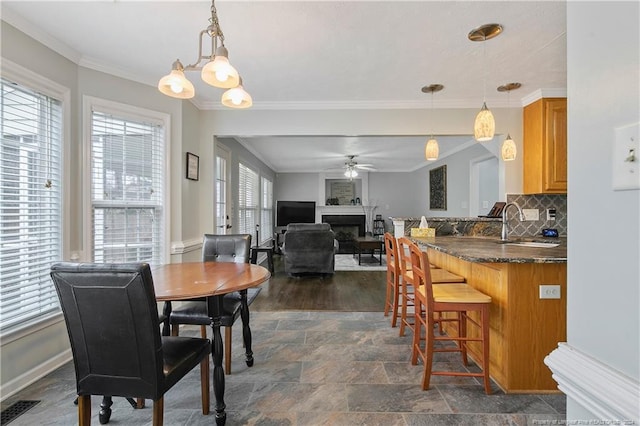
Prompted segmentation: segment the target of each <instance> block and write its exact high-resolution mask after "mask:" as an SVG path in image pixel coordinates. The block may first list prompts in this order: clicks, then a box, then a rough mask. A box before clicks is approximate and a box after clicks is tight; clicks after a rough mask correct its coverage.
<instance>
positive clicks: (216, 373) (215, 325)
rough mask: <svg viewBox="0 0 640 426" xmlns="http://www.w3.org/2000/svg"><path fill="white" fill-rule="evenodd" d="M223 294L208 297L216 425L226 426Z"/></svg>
mask: <svg viewBox="0 0 640 426" xmlns="http://www.w3.org/2000/svg"><path fill="white" fill-rule="evenodd" d="M222 298H223V295H219V296H211V297H208V298H207V302H208V303H207V305H208V310H209V318H211V328H212V330H213V348H212V351H211V357H212V358H213V393H214V395H215V397H216V407H215V410H216V425H218V426H224V424H225V423H226V421H227V413H225V411H224V410H225V408H226V407H227V406H226V404H225V403H224V369H223V368H222V354H223V353H224V348H223V347H222V335H221V334H220V315H221V313H222Z"/></svg>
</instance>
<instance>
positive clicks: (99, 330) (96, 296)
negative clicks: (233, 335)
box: [51, 263, 211, 425]
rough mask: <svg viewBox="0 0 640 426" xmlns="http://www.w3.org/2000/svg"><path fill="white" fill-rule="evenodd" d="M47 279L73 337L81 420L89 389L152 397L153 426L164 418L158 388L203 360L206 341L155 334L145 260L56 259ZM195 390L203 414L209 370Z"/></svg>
mask: <svg viewBox="0 0 640 426" xmlns="http://www.w3.org/2000/svg"><path fill="white" fill-rule="evenodd" d="M51 278H52V280H53V283H54V286H55V288H56V291H57V294H58V298H59V300H60V305H61V307H62V312H63V315H64V320H65V323H66V326H67V331H68V334H69V340H70V342H71V350H72V353H73V362H74V366H75V373H76V388H77V393H78V419H79V424H80V425H89V424H90V422H91V395H105V396H124V397H131V398H134V397H135V398H148V399H151V400H153V407H154V408H153V424H154V425H159V424H162V417H163V412H164V409H163V404H164V394H165V393H166V392H167V391H168V390H169V389H170V388H171V387H172V386H173V385H175V384H176V383H177V382H178V381H179V380H180V379H182V377H184V376H185V375H186V374H187V373H188V372H189V371H191V370H192V369H193V368H194V367H195V366H197V365H198V364H201V365H202V364H206V365H207V366H208V365H209V364H208V362H209V360H208V357H207V355H208V354H210V353H211V342H210V341H209V340H208V339H201V338H191V337H171V336H160V321H159V318H158V308H157V302H156V298H155V292H154V288H153V279H152V276H151V269H150V267H149V265H148V264H146V263H141V264H86V263H85V264H78V263H57V264H55V265H53V266H52V267H51ZM206 371H208V368H207V370H206ZM201 390H202V404H203V406H202V410H203V413H204V414H208V412H209V375H208V374H206V375H203V376H202V377H201Z"/></svg>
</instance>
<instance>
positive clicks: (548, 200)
mask: <svg viewBox="0 0 640 426" xmlns="http://www.w3.org/2000/svg"><path fill="white" fill-rule="evenodd" d="M514 202H515V203H517V204H518V205H519V206H520V208H522V209H538V212H539V215H540V219H539V220H531V221H524V222H520V221H519V220H518V216H517V211H516V209H514V208H510V209H509V211H508V212H507V219H508V221H509V234H510V235H517V236H538V235H540V234H541V233H542V230H543V229H544V228H555V229H557V230H558V234H559V235H560V236H561V237H566V236H567V196H566V195H565V194H558V195H557V194H535V195H524V194H507V203H514ZM547 209H556V219H555V220H547Z"/></svg>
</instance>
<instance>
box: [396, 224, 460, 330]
mask: <svg viewBox="0 0 640 426" xmlns="http://www.w3.org/2000/svg"><path fill="white" fill-rule="evenodd" d="M411 246H415V243H413V242H412V241H411V240H410V239H409V238H407V237H400V238H398V240H397V247H398V258H399V259H400V261H399V269H400V273H401V277H402V281H401V283H400V287H401V288H402V307H401V310H400V336H404V330H405V328H406V327H409V328H410V329H411V330H412V331H413V325H414V323H413V316H412V315H409V308H411V307H415V302H414V292H415V290H414V284H413V271H412V267H411V257H410V254H409V248H410V247H411ZM416 247H417V246H416ZM428 265H429V270H430V271H431V277H432V282H433V283H434V284H449V283H464V282H465V278H464V277H462V276H460V275H457V274H454V273H453V272H449V271H447V270H446V269H442V268H438V267H434V266H433V265H431V264H428ZM437 322H438V325H439V327H440V331H441V333H442V323H441V322H440V316H439V318H438V320H437Z"/></svg>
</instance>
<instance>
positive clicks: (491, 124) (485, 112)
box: [467, 24, 502, 142]
mask: <svg viewBox="0 0 640 426" xmlns="http://www.w3.org/2000/svg"><path fill="white" fill-rule="evenodd" d="M501 32H502V26H501V25H500V24H486V25H482V26H480V27H478V28H475V29H473V30H471V31H470V32H469V34H468V36H467V37H468V38H469V40H471V41H481V42H483V43H482V46H483V58H482V59H483V71H482V74H483V81H482V90H483V95H482V108H481V109H480V112H478V115H477V116H476V121H475V123H474V126H473V134H474V137H475V139H476V140H477V141H478V142H487V141H490V140H491V139H493V135H494V134H495V131H496V123H495V120H494V119H493V114H492V113H491V110H490V109H489V108H487V96H486V92H487V82H486V79H487V78H486V77H487V72H486V56H487V54H486V47H485V43H484V42H486V41H487V40H491V39H492V38H494V37H497V36H498V35H499V34H500V33H501Z"/></svg>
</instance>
